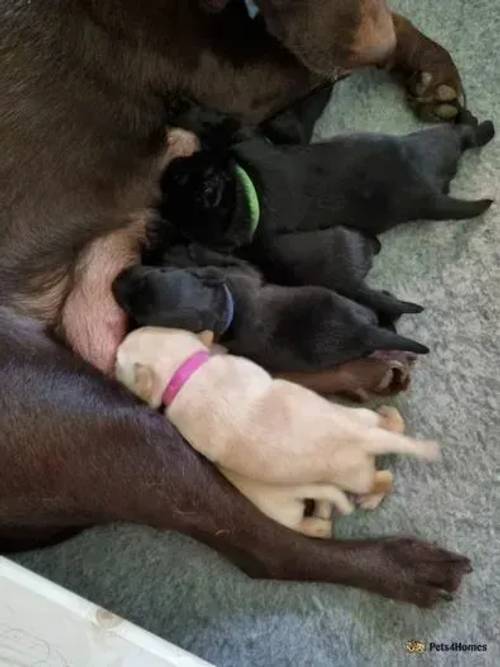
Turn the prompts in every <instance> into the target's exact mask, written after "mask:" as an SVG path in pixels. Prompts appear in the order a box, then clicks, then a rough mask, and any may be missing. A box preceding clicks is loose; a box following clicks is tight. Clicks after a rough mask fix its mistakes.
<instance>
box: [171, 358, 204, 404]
mask: <svg viewBox="0 0 500 667" xmlns="http://www.w3.org/2000/svg"><path fill="white" fill-rule="evenodd" d="M209 359H210V354H209V353H208V352H205V351H200V352H195V353H194V354H192V355H191V356H190V357H188V358H187V359H186V361H185V362H184V363H182V364H181V365H180V366H179V368H178V369H177V370H176V371H175V373H174V374H173V376H172V379H171V380H170V382H169V383H168V385H167V388H166V389H165V391H164V392H163V397H162V402H163V405H166V406H167V408H168V407H169V406H170V405H172V403H173V402H174V399H175V397H176V396H177V394H178V393H179V392H180V390H181V389H182V387H183V386H184V385H185V384H186V382H187V381H188V380H189V378H190V377H191V376H192V375H194V374H195V373H196V371H197V370H198V369H199V368H200V367H201V366H203V364H206V363H207V361H208V360H209Z"/></svg>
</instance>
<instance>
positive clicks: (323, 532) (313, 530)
mask: <svg viewBox="0 0 500 667" xmlns="http://www.w3.org/2000/svg"><path fill="white" fill-rule="evenodd" d="M296 529H297V531H298V532H299V533H302V534H303V535H307V536H308V537H317V538H321V539H324V540H326V539H329V538H330V537H331V536H332V522H331V521H330V520H327V519H320V518H318V517H314V516H309V517H305V518H304V519H302V521H301V522H300V523H299V524H298V526H297V528H296Z"/></svg>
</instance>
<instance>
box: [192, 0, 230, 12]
mask: <svg viewBox="0 0 500 667" xmlns="http://www.w3.org/2000/svg"><path fill="white" fill-rule="evenodd" d="M199 2H200V6H201V8H202V9H204V10H205V11H208V12H214V13H215V12H221V11H222V10H223V9H225V8H226V5H227V4H229V0H199Z"/></svg>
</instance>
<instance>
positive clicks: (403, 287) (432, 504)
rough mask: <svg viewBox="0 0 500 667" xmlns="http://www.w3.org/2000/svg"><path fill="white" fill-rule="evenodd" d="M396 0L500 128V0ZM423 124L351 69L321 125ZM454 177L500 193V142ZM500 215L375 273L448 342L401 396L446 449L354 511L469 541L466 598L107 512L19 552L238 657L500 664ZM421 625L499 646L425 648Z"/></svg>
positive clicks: (143, 617) (447, 232) (208, 653)
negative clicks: (298, 579)
mask: <svg viewBox="0 0 500 667" xmlns="http://www.w3.org/2000/svg"><path fill="white" fill-rule="evenodd" d="M393 5H394V6H395V8H397V9H398V10H400V11H401V12H402V13H404V14H406V15H407V16H408V17H410V18H412V19H414V20H415V22H416V23H417V24H418V25H419V26H420V27H421V28H422V29H423V30H424V31H425V32H427V34H429V35H430V36H431V37H434V38H435V39H437V40H438V41H441V42H442V43H443V44H444V45H446V46H447V47H448V48H449V49H450V50H451V51H452V53H453V54H454V56H455V58H456V61H457V63H458V66H459V68H460V70H461V72H462V75H463V78H464V83H465V86H466V88H467V93H468V99H469V104H470V106H471V108H472V109H473V111H474V112H476V113H477V114H478V115H479V116H480V117H481V118H483V119H485V118H493V119H494V120H496V121H497V124H498V127H499V129H500V44H499V35H500V4H499V3H498V0H446V1H445V2H444V1H443V2H435V1H434V0H419V1H418V2H416V1H411V0H399V1H397V2H396V1H395V2H393ZM417 125H418V123H417V121H416V120H415V119H414V118H413V117H412V115H411V113H410V112H409V111H408V110H407V109H406V107H405V103H404V95H403V94H402V93H401V91H400V90H399V89H398V88H397V87H396V86H395V85H394V84H393V83H392V82H391V81H390V80H389V79H388V77H387V76H386V75H385V74H384V73H381V72H362V73H360V74H358V75H356V76H353V77H352V78H351V79H349V80H347V81H344V82H342V83H340V84H339V85H338V86H337V88H336V90H335V91H334V94H333V98H332V103H331V105H330V107H329V109H328V110H327V112H326V114H325V116H324V117H323V119H322V120H321V122H320V124H319V127H318V135H319V136H321V137H328V136H330V135H331V134H333V133H335V132H339V131H345V130H347V129H369V130H382V131H387V132H398V133H403V132H406V131H408V130H411V129H412V128H414V127H416V126H417ZM453 192H456V193H460V194H462V195H464V196H465V197H470V198H473V197H494V198H496V199H497V200H500V145H499V142H496V143H494V144H490V145H489V146H488V147H487V148H485V149H484V150H483V152H482V154H477V153H475V154H474V153H470V154H469V155H468V156H467V157H466V159H465V161H464V163H463V166H462V169H461V171H460V173H459V176H458V178H457V179H456V181H455V185H454V188H453ZM499 218H500V210H499V207H498V205H495V206H494V207H493V209H492V210H491V211H490V212H489V213H488V214H487V215H486V216H485V218H484V219H479V220H474V221H470V222H459V223H457V222H455V223H425V224H419V223H415V224H411V225H407V226H406V227H405V228H404V229H403V228H399V229H397V230H394V231H393V232H392V233H389V234H386V235H385V236H384V238H383V244H384V249H383V252H382V254H381V256H380V257H379V258H378V260H377V266H376V270H375V272H374V274H373V282H374V283H375V284H377V285H380V286H381V287H385V288H387V289H390V290H391V291H393V292H395V293H396V294H398V295H399V296H400V297H402V298H406V299H408V300H415V301H417V302H420V303H422V304H424V305H425V306H426V311H425V312H424V313H423V314H422V315H421V316H418V317H415V318H411V319H410V318H408V319H407V320H405V321H404V323H403V324H402V328H403V330H404V332H405V333H406V334H408V335H411V336H412V337H414V338H416V339H417V340H420V341H422V342H424V343H427V344H428V345H429V346H430V347H432V355H431V356H429V358H428V359H426V360H424V361H423V362H422V363H421V364H420V365H419V367H418V370H417V372H416V373H415V376H414V382H413V386H412V388H411V391H410V392H409V393H408V394H407V395H405V396H404V397H402V398H400V399H398V401H397V404H398V405H399V406H400V408H401V410H402V411H403V413H404V415H405V417H406V418H407V420H408V425H409V430H410V432H413V433H418V434H420V435H425V436H427V437H431V438H437V439H439V440H440V441H442V443H443V460H442V461H441V462H440V463H436V464H432V465H423V464H419V463H417V462H415V461H409V460H403V459H402V458H399V459H391V460H390V461H389V465H390V467H391V469H393V470H394V471H395V474H396V483H397V488H396V492H395V493H394V495H393V496H392V497H390V498H389V499H388V500H387V502H386V503H385V504H384V505H383V506H382V507H381V508H380V510H378V511H377V512H376V513H374V514H364V515H363V514H359V515H357V516H355V517H350V518H347V519H343V520H342V522H341V523H340V525H339V533H340V534H341V535H342V536H346V537H347V536H369V535H372V536H374V535H378V534H386V535H391V534H401V533H405V534H414V535H418V536H420V537H422V538H425V539H428V540H435V541H439V542H441V543H442V544H443V545H445V546H447V547H449V548H452V549H455V550H457V551H459V552H461V553H464V554H467V555H468V556H469V557H471V559H472V561H473V564H474V568H475V571H474V573H473V574H472V575H471V576H469V577H467V579H466V580H465V585H464V586H463V588H462V589H461V591H460V593H459V595H458V596H457V597H456V599H455V601H454V602H452V603H448V604H446V603H443V604H442V605H441V606H439V607H438V608H437V609H435V610H433V611H430V612H429V611H427V612H424V611H420V610H418V609H416V608H413V607H410V606H406V605H400V604H396V603H393V602H391V601H387V600H384V599H381V598H378V597H375V596H373V595H369V594H367V593H363V592H360V591H355V590H348V589H344V588H341V587H335V586H331V585H310V584H307V585H305V584H304V585H301V584H278V583H271V582H256V581H251V580H249V579H247V578H246V577H245V576H244V575H242V574H241V573H240V572H239V571H238V570H236V569H235V568H234V567H232V566H231V565H230V564H228V563H227V562H226V561H225V560H224V559H223V558H221V557H220V556H218V555H217V554H216V553H214V552H213V551H211V550H209V549H208V548H206V547H204V546H203V545H199V544H197V543H195V542H193V541H192V540H189V539H187V538H185V537H182V536H180V535H177V534H160V533H158V532H156V531H154V530H150V529H148V528H141V527H132V526H112V527H107V528H96V529H93V530H89V531H87V532H85V533H83V534H82V535H80V536H78V537H76V538H74V539H72V540H70V541H68V542H66V543H65V544H62V545H59V546H57V547H53V548H51V549H47V550H45V551H37V552H31V553H28V554H23V555H22V556H19V558H18V560H19V562H21V563H23V564H25V565H27V566H28V567H31V568H33V569H34V570H36V571H37V572H40V573H42V574H44V575H46V576H48V577H50V578H51V579H53V580H55V581H57V582H59V583H61V584H63V585H65V586H67V587H69V588H70V589H72V590H74V591H76V592H78V593H80V594H82V595H84V596H87V597H89V598H90V599H91V600H93V601H96V602H98V603H99V604H101V605H104V606H106V607H108V608H110V609H112V610H113V611H115V612H117V613H120V614H123V615H125V616H127V617H128V618H130V619H131V620H133V621H135V622H137V623H139V624H140V625H142V626H144V627H146V628H148V629H149V630H151V631H153V632H155V633H157V634H159V635H161V636H162V637H165V638H167V639H169V640H171V641H173V642H175V643H177V644H179V645H181V646H182V647H185V648H187V649H189V650H191V651H192V652H194V653H196V654H198V655H200V656H203V657H205V658H206V659H208V660H211V661H212V662H214V663H216V664H218V665H221V666H222V665H224V666H228V667H229V666H236V665H237V666H238V667H244V666H246V665H252V666H262V667H278V666H279V667H281V666H285V665H293V666H294V667H296V666H302V665H304V666H305V665H313V666H314V667H323V666H325V667H326V666H329V667H331V666H332V665H334V666H337V665H338V666H339V667H349V666H351V665H352V666H356V667H360V666H363V665H370V666H371V667H378V666H380V667H387V666H388V665H391V666H392V665H406V664H408V663H410V662H411V661H415V663H416V662H419V661H420V662H419V664H436V665H441V664H443V665H444V664H450V665H468V666H469V665H472V666H473V665H499V664H500V654H499V647H500V637H499V630H498V612H499V610H500V599H499V597H500V586H499V583H500V582H499V578H500V559H499V542H498V534H496V535H495V524H497V526H498V516H499V494H498V490H499V487H500V457H499V454H500V418H499V398H500V351H499V343H498V335H499V328H500V261H499V259H500V258H499V251H500V220H499ZM495 514H496V516H495ZM409 639H419V640H423V641H426V642H431V641H435V642H450V643H451V642H453V641H461V642H463V643H478V644H483V643H487V644H488V651H487V653H482V654H475V655H474V656H471V655H470V654H453V655H451V654H448V653H428V654H427V655H426V656H425V657H417V656H409V655H408V654H407V653H406V652H405V644H406V642H407V640H409ZM412 664H413V663H412Z"/></svg>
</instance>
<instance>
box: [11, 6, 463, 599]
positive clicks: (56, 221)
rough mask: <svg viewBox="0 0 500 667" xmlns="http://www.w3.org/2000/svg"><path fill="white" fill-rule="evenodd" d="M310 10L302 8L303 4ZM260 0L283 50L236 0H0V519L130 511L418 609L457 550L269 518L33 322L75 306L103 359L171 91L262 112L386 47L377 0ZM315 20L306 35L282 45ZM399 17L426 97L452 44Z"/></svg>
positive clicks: (458, 564)
mask: <svg viewBox="0 0 500 667" xmlns="http://www.w3.org/2000/svg"><path fill="white" fill-rule="evenodd" d="M207 3H208V4H211V3H210V2H209V0H206V1H205V3H204V4H207ZM223 4H224V3H222V2H218V1H217V2H216V3H215V5H218V6H215V9H220V8H221V6H222V5H223ZM306 5H308V6H309V7H314V8H315V12H316V11H317V12H318V15H317V16H316V14H314V13H313V14H304V13H303V12H304V11H305V9H304V7H305V6H306ZM260 6H261V9H262V12H263V15H264V19H265V21H266V22H267V23H268V25H269V28H270V30H271V31H272V32H274V33H275V34H276V35H279V38H280V39H282V40H283V41H284V42H286V43H287V46H288V49H291V50H292V51H294V52H295V54H296V55H294V54H293V53H292V52H290V50H287V48H285V47H284V46H283V45H281V44H280V43H279V42H278V41H277V39H276V38H274V37H272V36H271V35H269V34H268V33H267V32H266V29H265V23H264V21H263V20H256V21H252V20H251V19H249V18H248V15H247V13H246V10H245V9H244V6H243V3H240V2H238V1H234V2H231V3H229V4H228V5H227V7H226V9H225V10H224V11H222V12H221V13H220V14H217V13H215V14H209V13H206V12H205V11H204V9H202V8H201V7H199V6H198V4H197V3H196V2H194V1H193V2H186V0H176V1H175V0H144V2H141V3H137V2H136V0H67V2H65V3H59V2H55V3H54V2H46V0H31V2H24V3H7V4H5V3H4V4H2V5H1V9H0V52H1V53H2V68H1V69H0V136H1V137H2V154H1V156H0V199H1V201H2V207H1V209H0V249H1V253H0V307H2V312H1V313H0V320H1V321H0V383H1V386H2V388H3V389H2V392H1V393H0V432H1V433H2V438H1V442H0V466H1V468H2V470H6V471H8V474H7V475H5V476H4V477H3V479H2V485H1V489H0V526H1V528H0V534H1V535H2V536H5V537H7V538H9V537H19V535H21V537H22V538H23V539H24V540H25V539H26V537H27V535H29V533H30V531H32V533H33V535H35V536H37V537H38V538H39V537H41V536H42V535H43V533H44V532H45V533H46V534H47V535H50V536H52V537H54V536H55V535H56V534H57V533H58V532H62V531H65V530H67V529H68V528H70V527H75V526H82V525H89V524H92V523H97V522H107V521H113V520H128V521H138V522H146V523H149V524H151V525H153V526H158V527H161V528H171V529H176V530H180V531H183V532H186V533H189V534H191V535H193V536H195V537H197V538H198V539H202V540H204V541H206V542H207V543H209V544H212V545H214V546H215V547H217V548H219V549H221V550H224V551H226V552H228V553H232V554H235V553H238V554H239V555H240V557H243V560H244V561H245V565H246V567H247V570H249V571H252V572H253V573H254V574H260V575H262V576H267V577H276V578H280V579H303V580H308V579H309V580H311V579H312V580H316V581H330V582H338V583H343V584H347V585H354V586H359V587H363V588H365V589H367V590H371V591H375V592H378V593H380V594H383V595H386V596H389V597H393V598H395V599H399V600H405V601H409V602H412V603H415V604H419V605H421V606H430V605H432V604H433V603H435V602H436V601H437V600H439V599H440V598H441V597H442V595H443V591H444V592H445V594H448V593H449V592H451V591H454V590H455V589H456V588H457V587H458V585H459V583H460V581H461V578H462V576H463V574H464V573H465V572H466V571H468V570H469V569H470V566H469V563H468V561H467V559H463V558H461V557H459V556H456V555H454V554H450V553H448V552H446V551H442V550H440V549H438V548H437V547H435V546H432V545H429V544H425V543H422V542H419V541H415V540H401V539H396V540H373V541H362V542H356V541H355V542H332V543H322V544H316V543H312V542H311V541H310V540H307V539H306V538H303V537H301V536H298V535H296V534H294V533H292V532H290V531H288V530H286V529H284V528H281V527H280V526H278V525H277V524H275V523H274V522H272V521H271V520H269V519H267V518H266V517H264V516H263V515H262V514H260V513H259V512H258V511H257V510H256V509H254V508H253V507H252V506H251V505H250V504H249V503H248V502H247V501H245V499H244V498H242V497H239V496H238V494H237V493H235V492H234V491H233V490H232V488H231V486H230V485H229V484H227V483H225V481H224V480H223V479H222V478H221V477H220V476H219V475H218V474H217V472H216V471H215V470H214V469H213V468H212V467H211V466H209V465H207V464H206V463H205V462H203V461H201V460H200V458H199V457H198V456H197V455H196V454H195V453H194V452H192V451H191V450H190V448H189V447H187V446H186V445H185V443H184V442H183V441H182V439H181V438H180V436H179V435H178V434H177V433H176V432H175V431H174V430H173V429H172V427H171V426H169V424H168V423H167V422H166V421H165V420H164V419H162V418H161V417H160V416H159V415H156V414H154V413H152V412H149V411H148V410H146V409H144V408H143V407H142V406H139V405H138V404H137V403H136V402H135V401H134V400H133V399H132V398H131V397H130V396H129V395H127V394H126V392H125V391H124V390H121V389H120V388H119V387H118V386H117V385H115V384H114V383H112V382H110V381H107V380H105V378H104V377H103V376H102V375H101V374H99V373H97V372H94V371H93V370H92V369H91V368H90V367H89V366H86V365H85V364H83V363H82V362H80V361H78V359H77V358H75V357H74V356H73V355H71V353H69V352H68V351H67V350H66V349H65V348H64V347H63V346H61V345H59V344H56V343H54V342H53V341H52V340H51V339H50V338H49V337H48V336H47V333H46V331H45V329H46V328H47V327H51V328H52V327H54V326H55V325H56V324H57V323H60V322H61V321H62V322H63V323H65V324H66V326H68V325H69V323H72V322H75V321H76V318H78V317H80V325H79V326H78V328H77V329H76V331H75V330H74V331H73V333H71V332H69V333H70V335H71V340H70V342H71V344H72V345H73V346H74V348H75V349H77V350H82V351H83V352H84V353H85V354H87V355H88V356H89V357H90V358H92V355H93V354H94V352H95V350H94V349H93V346H94V345H95V341H96V340H99V342H102V345H100V349H99V350H98V358H97V359H96V363H98V364H99V366H100V367H101V368H103V369H108V368H109V367H110V366H111V365H112V363H113V360H114V355H115V349H116V346H117V343H118V342H120V337H121V330H122V327H124V323H123V322H122V321H120V320H119V318H118V316H117V317H116V319H114V316H113V315H110V314H108V311H107V307H106V308H105V309H104V313H103V310H102V304H103V302H104V300H105V299H107V297H108V295H109V289H110V285H111V282H112V280H113V278H114V277H115V275H117V274H118V273H119V272H120V270H122V269H123V267H124V266H125V265H126V264H127V263H128V262H130V261H131V258H132V256H133V255H135V254H136V253H138V252H139V249H138V238H139V237H140V229H138V226H139V227H140V225H138V222H137V221H138V220H139V221H143V219H144V213H145V212H146V211H147V210H148V209H149V207H150V206H151V205H152V204H153V203H154V200H155V196H156V186H155V183H156V178H157V175H158V173H159V169H160V167H161V166H163V164H162V163H163V162H164V151H165V134H164V133H165V129H164V128H165V125H166V124H168V119H169V113H168V110H169V109H170V108H174V107H175V102H176V99H177V96H178V95H179V94H180V93H181V94H185V93H187V94H188V95H189V96H190V97H193V98H194V99H195V100H197V101H199V102H201V103H204V104H206V105H207V106H212V107H216V108H220V109H222V110H224V111H236V112H240V113H242V114H243V115H244V118H245V120H249V121H251V120H261V119H263V118H264V117H266V116H267V115H268V114H270V113H272V112H273V111H274V110H276V109H279V108H282V107H283V106H285V105H286V104H287V103H288V102H290V101H291V100H292V99H295V98H297V97H300V96H302V95H303V94H304V93H305V92H306V91H307V90H308V89H310V87H311V86H312V85H315V84H316V83H317V81H318V80H319V79H321V76H326V77H328V76H331V74H332V68H333V67H338V68H340V69H342V68H344V69H345V68H350V67H352V66H353V64H355V60H353V57H354V56H356V58H357V59H358V62H365V61H366V60H367V59H369V58H367V55H366V54H367V52H369V51H370V50H372V51H371V53H373V46H374V43H375V44H377V43H378V41H377V40H380V51H384V50H387V51H389V50H390V48H391V45H392V44H393V35H392V34H389V33H390V32H391V31H390V30H388V27H387V25H388V24H387V9H386V8H385V3H384V2H382V1H379V2H373V1H370V0H349V2H346V0H330V1H329V2H315V3H296V2H292V0H290V1H288V2H287V1H286V0H261V2H260ZM370 8H371V9H370ZM307 11H308V12H309V10H307ZM372 11H374V12H375V13H376V14H377V12H380V14H379V18H378V19H371V18H370V17H371V16H374V15H372ZM384 16H385V19H384ZM312 18H314V19H315V20H314V21H313V23H310V24H309V26H310V27H309V28H308V30H307V31H306V32H307V40H306V41H304V42H303V43H302V42H301V43H295V42H294V40H295V36H296V35H297V34H298V33H299V32H300V33H303V32H304V28H305V26H306V25H307V24H306V23H305V21H307V20H309V19H312ZM317 19H319V20H317ZM346 21H349V26H350V27H348V26H347V23H346ZM379 24H380V25H382V26H383V27H382V28H381V29H380V33H379V31H378V28H377V27H376V26H378V25H379ZM405 25H406V24H405ZM322 26H329V29H328V30H327V31H325V30H323V29H322ZM368 26H371V27H368ZM395 30H396V38H397V40H398V43H397V48H396V51H395V60H394V62H395V64H396V65H397V64H402V65H406V64H407V63H408V62H409V59H410V53H411V54H412V55H411V66H412V68H413V70H414V71H415V73H416V75H419V73H421V72H422V68H423V67H425V69H428V68H427V63H428V62H429V63H432V68H430V66H429V69H430V76H431V79H432V76H435V79H434V80H431V81H430V83H429V81H427V90H426V91H425V93H426V95H427V94H428V97H429V99H430V100H431V101H432V102H433V103H434V105H435V103H436V101H437V96H436V93H437V89H436V90H435V89H434V83H435V82H436V81H439V82H441V81H442V80H443V79H442V75H443V73H444V75H445V76H444V82H445V83H447V84H449V86H450V87H451V88H452V89H454V91H455V93H454V94H457V93H458V92H459V80H458V75H457V73H456V69H455V68H454V66H453V63H452V62H451V60H450V59H449V56H448V54H447V53H446V52H445V51H444V50H443V49H441V47H438V46H437V45H435V44H433V43H428V42H426V41H425V39H423V38H422V36H419V35H418V33H416V31H415V30H414V29H409V32H406V31H401V30H400V29H399V27H398V22H397V21H396V23H395ZM315 31H317V32H318V34H314V32H315ZM368 33H369V34H370V39H369V40H368V42H369V44H368V46H367V47H366V51H365V57H362V53H363V49H364V47H363V40H364V39H365V37H364V36H366V35H367V34H368ZM294 35H295V36H294ZM400 36H401V40H400ZM419 44H421V45H422V47H423V48H424V49H425V50H426V54H424V53H419V51H420V49H419ZM415 47H416V48H415ZM409 49H410V51H409ZM201 54H203V57H201ZM415 54H416V55H415ZM429 54H430V55H429ZM375 55H376V56H377V60H378V59H379V58H378V56H379V55H380V52H378V53H377V54H375ZM316 56H317V57H316ZM307 66H309V67H314V69H315V73H314V74H313V73H311V72H310V71H309V70H308V69H307ZM427 79H428V77H427ZM427 79H426V80H427ZM127 229H128V230H129V232H130V233H129V234H127V233H126V231H123V230H127ZM115 234H116V236H115ZM115 241H116V243H115ZM76 291H79V292H80V294H81V295H82V298H75V296H74V295H75V292H76ZM72 295H73V296H72ZM65 304H66V305H65ZM20 314H25V315H28V316H29V317H30V319H28V320H25V319H23V318H22V317H20ZM103 315H105V316H106V317H104V316H103ZM106 318H109V321H106ZM89 350H90V354H89V353H88V351H89ZM42 405H43V407H41V406H42ZM24 543H26V542H24Z"/></svg>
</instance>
